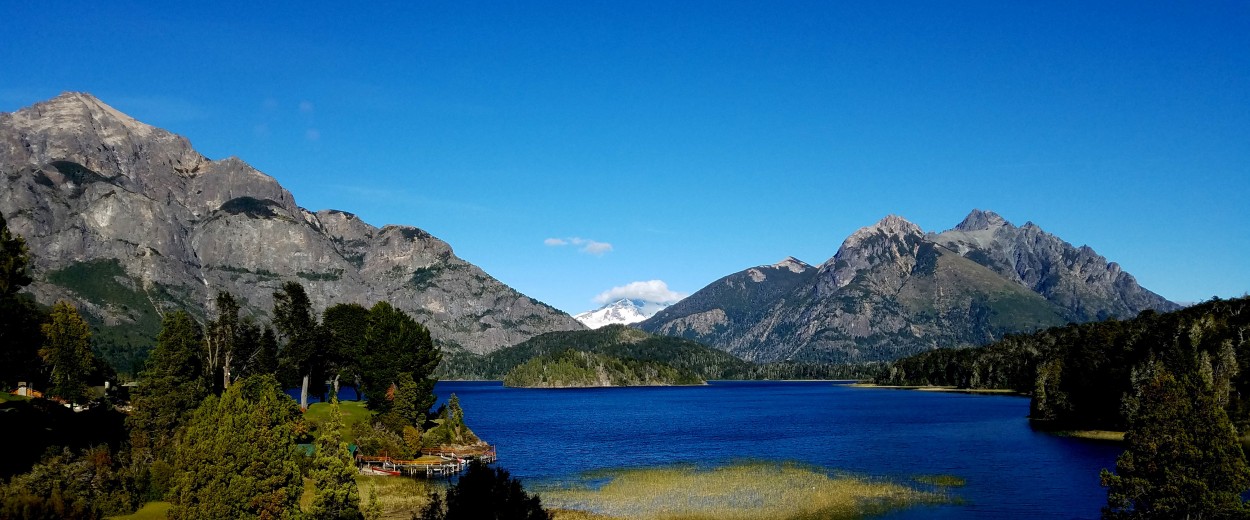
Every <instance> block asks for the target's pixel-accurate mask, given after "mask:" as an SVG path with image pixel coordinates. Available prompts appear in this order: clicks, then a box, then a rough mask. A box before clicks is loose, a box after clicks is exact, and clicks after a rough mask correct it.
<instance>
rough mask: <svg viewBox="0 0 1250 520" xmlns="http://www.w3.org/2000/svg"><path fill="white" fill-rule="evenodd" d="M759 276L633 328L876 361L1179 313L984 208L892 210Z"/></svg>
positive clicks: (749, 348) (742, 350) (805, 355)
mask: <svg viewBox="0 0 1250 520" xmlns="http://www.w3.org/2000/svg"><path fill="white" fill-rule="evenodd" d="M774 271H775V269H774ZM762 274H763V271H761V268H758V267H756V268H751V269H747V270H746V271H743V272H740V273H737V274H734V275H730V276H727V277H725V278H722V279H721V280H718V281H716V282H714V283H712V284H711V285H709V286H707V287H705V288H704V289H702V290H700V291H698V292H696V293H695V294H693V295H691V296H690V297H688V298H686V299H685V300H683V301H682V302H679V303H677V304H675V305H673V306H672V307H670V308H669V309H667V310H665V311H664V312H661V313H660V314H657V315H656V316H655V317H653V318H651V319H649V320H647V321H644V322H642V323H641V324H639V326H640V328H642V329H643V330H647V331H651V332H657V333H661V334H668V335H675V336H681V337H684V338H688V339H693V340H696V341H700V342H703V343H707V344H709V345H713V346H716V347H718V348H721V349H723V350H726V351H728V352H730V353H733V354H735V355H737V356H739V357H742V358H744V359H750V360H755V361H777V360H809V361H814V360H819V361H873V360H889V359H895V358H898V357H902V356H906V355H910V354H914V353H916V352H921V351H924V350H929V349H934V348H941V347H954V346H964V345H979V344H983V343H986V342H989V341H993V340H996V339H999V338H1001V337H1002V336H1003V335H1006V334H1010V333H1015V332H1026V331H1031V330H1035V329H1038V328H1042V327H1048V326H1054V325H1061V324H1064V323H1067V322H1069V321H1077V322H1080V321H1089V320H1092V319H1102V318H1104V317H1131V316H1135V315H1136V314H1137V313H1139V312H1141V311H1142V310H1145V309H1156V310H1170V309H1173V308H1176V306H1175V304H1173V303H1171V302H1168V301H1167V300H1165V299H1163V298H1162V297H1160V296H1158V295H1156V294H1154V293H1151V292H1149V291H1147V290H1145V289H1143V288H1141V287H1140V286H1139V285H1137V282H1136V281H1135V280H1133V278H1132V277H1131V276H1129V275H1128V274H1127V273H1124V272H1123V271H1121V270H1120V269H1119V267H1118V266H1117V265H1115V264H1113V263H1108V262H1107V261H1106V260H1105V259H1104V258H1103V257H1101V256H1098V255H1097V254H1096V253H1094V252H1093V250H1092V249H1089V248H1088V247H1082V248H1073V247H1072V246H1071V245H1068V244H1067V243H1066V242H1063V241H1062V240H1059V239H1058V238H1056V237H1054V236H1052V235H1049V234H1046V233H1045V232H1043V231H1041V229H1040V228H1037V227H1036V226H1034V225H1032V224H1028V225H1026V226H1024V227H1022V228H1015V227H1014V226H1012V225H1011V224H1010V223H1008V222H1006V221H1005V220H1003V219H1002V218H1001V217H999V216H998V215H996V214H993V213H989V212H982V211H974V212H972V214H971V215H969V216H968V218H967V219H965V220H964V222H963V223H962V224H960V226H958V227H957V228H955V229H954V230H951V231H948V232H945V233H941V234H936V235H935V234H926V233H925V232H924V231H923V230H921V229H920V228H919V227H918V226H916V225H915V224H912V223H911V222H908V221H907V220H905V219H903V218H901V217H897V216H893V215H891V216H888V217H886V218H884V219H882V220H881V221H880V222H878V223H876V224H874V225H872V226H868V227H865V228H862V229H860V230H858V231H856V232H855V233H853V234H852V235H851V236H850V237H848V238H847V239H846V240H845V241H844V242H843V243H842V246H841V247H840V248H839V249H838V252H837V254H835V255H834V256H833V257H832V258H830V259H829V260H828V261H826V262H825V263H824V264H822V265H821V266H820V267H819V268H811V269H805V270H801V271H799V272H798V273H795V276H792V277H789V278H785V279H784V280H785V281H786V282H785V283H778V282H777V281H776V279H775V278H774V277H772V276H761V275H762ZM770 280H773V282H770ZM742 288H749V289H745V290H744V289H742ZM745 301H749V302H750V303H749V304H747V305H744V304H743V302H745Z"/></svg>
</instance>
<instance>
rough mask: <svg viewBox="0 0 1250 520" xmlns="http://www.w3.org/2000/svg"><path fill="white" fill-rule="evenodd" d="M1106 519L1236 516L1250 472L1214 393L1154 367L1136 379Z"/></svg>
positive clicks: (1106, 481) (1106, 479)
mask: <svg viewBox="0 0 1250 520" xmlns="http://www.w3.org/2000/svg"><path fill="white" fill-rule="evenodd" d="M1139 376H1140V377H1139V378H1138V379H1139V382H1138V384H1137V385H1136V386H1137V388H1136V394H1135V395H1134V396H1133V397H1132V398H1131V401H1130V402H1129V403H1127V404H1128V407H1129V408H1130V409H1131V410H1133V412H1132V414H1131V416H1130V418H1129V430H1128V432H1126V433H1125V435H1124V441H1125V447H1124V453H1123V454H1121V455H1120V458H1119V459H1118V460H1117V461H1116V473H1114V474H1113V473H1111V472H1109V471H1107V470H1103V472H1102V483H1103V485H1104V486H1106V487H1107V507H1105V508H1104V509H1103V516H1104V518H1111V519H1138V518H1142V519H1145V518H1212V519H1218V518H1241V517H1243V516H1244V515H1245V514H1246V508H1245V505H1244V504H1243V503H1242V501H1241V494H1242V493H1243V492H1245V491H1246V490H1247V489H1248V488H1250V468H1248V467H1247V465H1246V460H1245V456H1244V455H1243V454H1242V450H1241V447H1240V446H1239V445H1238V444H1237V439H1236V435H1235V432H1234V429H1233V426H1232V423H1230V422H1229V420H1228V415H1227V413H1225V411H1224V409H1223V408H1221V407H1220V406H1219V405H1218V403H1217V402H1216V399H1215V397H1214V396H1213V395H1212V394H1213V389H1211V388H1209V385H1204V384H1202V383H1201V381H1199V380H1198V379H1199V378H1198V376H1197V375H1194V376H1192V377H1180V378H1178V377H1176V376H1174V375H1173V374H1172V373H1171V372H1169V371H1168V370H1167V368H1166V367H1165V366H1164V365H1163V364H1162V363H1159V362H1156V361H1151V362H1150V363H1149V364H1148V365H1147V367H1146V369H1145V370H1144V371H1143V372H1141V373H1139Z"/></svg>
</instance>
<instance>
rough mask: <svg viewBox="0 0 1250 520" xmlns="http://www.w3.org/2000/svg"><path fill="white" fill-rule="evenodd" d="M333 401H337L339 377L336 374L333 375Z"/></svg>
mask: <svg viewBox="0 0 1250 520" xmlns="http://www.w3.org/2000/svg"><path fill="white" fill-rule="evenodd" d="M333 399H334V400H335V401H337V400H338V399H339V375H338V374H334V398H333Z"/></svg>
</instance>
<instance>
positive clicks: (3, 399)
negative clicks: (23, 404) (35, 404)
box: [0, 392, 30, 403]
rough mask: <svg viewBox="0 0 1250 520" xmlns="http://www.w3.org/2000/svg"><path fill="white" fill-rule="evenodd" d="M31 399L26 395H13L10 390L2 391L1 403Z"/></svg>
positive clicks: (0, 394) (0, 395)
mask: <svg viewBox="0 0 1250 520" xmlns="http://www.w3.org/2000/svg"><path fill="white" fill-rule="evenodd" d="M29 400H30V398H29V397H26V396H24V395H13V394H10V393H8V392H3V393H0V403H7V402H9V401H29Z"/></svg>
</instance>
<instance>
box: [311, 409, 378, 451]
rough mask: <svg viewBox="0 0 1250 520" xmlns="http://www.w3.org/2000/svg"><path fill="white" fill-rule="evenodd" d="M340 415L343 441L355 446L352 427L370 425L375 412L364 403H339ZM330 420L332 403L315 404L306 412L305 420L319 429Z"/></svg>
mask: <svg viewBox="0 0 1250 520" xmlns="http://www.w3.org/2000/svg"><path fill="white" fill-rule="evenodd" d="M339 413H341V414H343V441H344V442H346V443H348V444H355V443H356V436H355V435H353V434H352V426H353V425H355V424H356V423H368V422H369V421H370V419H371V418H372V417H373V412H372V411H370V410H369V409H368V408H365V402H364V401H339ZM329 418H330V403H313V404H311V405H309V406H308V411H306V412H304V419H306V420H308V422H310V423H313V424H316V425H317V426H318V427H320V426H321V423H323V422H325V421H326V420H328V419H329Z"/></svg>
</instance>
